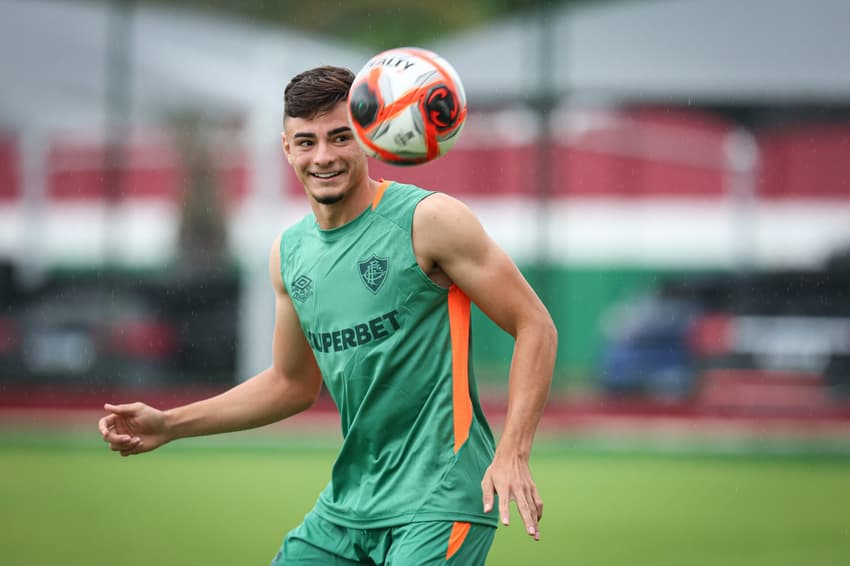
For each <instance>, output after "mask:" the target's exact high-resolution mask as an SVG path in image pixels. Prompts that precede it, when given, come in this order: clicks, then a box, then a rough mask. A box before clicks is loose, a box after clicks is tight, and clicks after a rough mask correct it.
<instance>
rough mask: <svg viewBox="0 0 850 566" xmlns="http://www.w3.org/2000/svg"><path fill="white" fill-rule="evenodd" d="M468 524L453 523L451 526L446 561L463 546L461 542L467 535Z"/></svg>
mask: <svg viewBox="0 0 850 566" xmlns="http://www.w3.org/2000/svg"><path fill="white" fill-rule="evenodd" d="M469 527H470V524H469V523H461V522H460V521H455V522H454V524H453V525H452V532H451V534H450V535H449V549H448V550H447V551H446V560H448V559H450V558H451V557H452V556H454V555H455V553H456V552H457V551H458V550H460V547H461V546H463V541H465V540H466V535H468V534H469Z"/></svg>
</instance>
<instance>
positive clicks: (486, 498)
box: [481, 455, 543, 540]
mask: <svg viewBox="0 0 850 566" xmlns="http://www.w3.org/2000/svg"><path fill="white" fill-rule="evenodd" d="M481 491H482V493H483V502H484V512H485V513H489V512H490V511H491V510H492V509H493V494H494V493H495V494H496V495H498V496H499V516H500V517H501V521H502V524H503V525H505V526H507V525H509V524H510V503H511V501H514V502H516V506H517V509H518V510H519V514H520V517H522V521H523V523H525V530H526V531H527V532H528V534H529V536H532V537H534V540H540V529H539V528H538V524H539V522H540V519H541V518H543V500H542V499H540V494H539V493H538V492H537V486H536V485H535V484H534V480H533V479H532V478H531V470H530V469H529V467H528V461H527V460H523V459H521V458H514V459H505V458H499V456H498V455H497V456H496V458H494V459H493V463H492V464H490V467H488V468H487V471H485V472H484V479H483V480H482V481H481Z"/></svg>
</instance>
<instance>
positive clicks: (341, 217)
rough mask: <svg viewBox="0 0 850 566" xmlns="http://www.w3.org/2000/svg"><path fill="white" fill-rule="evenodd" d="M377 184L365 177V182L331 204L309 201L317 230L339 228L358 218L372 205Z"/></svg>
mask: <svg viewBox="0 0 850 566" xmlns="http://www.w3.org/2000/svg"><path fill="white" fill-rule="evenodd" d="M378 184H379V183H378V182H377V181H374V180H372V179H370V178H368V177H367V178H366V180H365V182H363V183H361V184H360V185H358V186H357V187H355V188H354V189H352V190H351V191H348V192H347V193H346V194H345V196H344V197H343V198H342V199H341V200H339V201H337V202H335V203H332V204H322V203H320V202H318V201H315V200H312V199H311V200H310V207H311V208H312V209H313V214H314V215H315V216H316V223H317V224H318V225H319V228H321V229H322V230H331V229H333V228H339V227H340V226H342V225H344V224H348V223H349V222H351V221H352V220H354V219H355V218H357V217H358V216H360V214H361V213H362V212H363V211H364V210H365V209H366V207H368V206H371V205H372V199H373V198H374V196H375V191H376V190H377V188H378Z"/></svg>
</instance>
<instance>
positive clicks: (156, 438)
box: [98, 403, 170, 456]
mask: <svg viewBox="0 0 850 566" xmlns="http://www.w3.org/2000/svg"><path fill="white" fill-rule="evenodd" d="M103 408H104V409H105V410H106V411H108V412H109V413H110V414H109V415H106V416H105V417H103V418H102V419H100V421H98V429H99V430H100V434H101V436H103V441H104V442H106V443H108V444H109V447H110V448H111V449H112V450H113V451H115V452H120V453H121V455H122V456H130V455H132V454H141V453H142V452H148V451H150V450H153V449H154V448H157V447H158V446H161V445H163V444H165V443H166V442H168V441H169V440H170V438H169V437H168V435H167V427H166V424H165V413H163V412H162V411H160V410H158V409H154V408H153V407H149V406H148V405H145V404H144V403H131V404H129V405H110V404H109V403H107V404H106V405H104V406H103Z"/></svg>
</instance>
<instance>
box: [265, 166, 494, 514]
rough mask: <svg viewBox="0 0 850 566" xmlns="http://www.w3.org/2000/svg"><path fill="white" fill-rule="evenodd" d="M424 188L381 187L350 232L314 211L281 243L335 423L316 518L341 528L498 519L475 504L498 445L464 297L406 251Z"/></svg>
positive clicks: (287, 281)
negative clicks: (335, 450)
mask: <svg viewBox="0 0 850 566" xmlns="http://www.w3.org/2000/svg"><path fill="white" fill-rule="evenodd" d="M430 194H432V193H430V192H428V191H425V190H423V189H420V188H418V187H414V186H412V185H403V184H399V183H384V184H382V185H381V187H380V189H379V191H378V194H377V196H376V199H375V202H374V203H373V205H372V206H371V207H370V208H367V209H366V210H365V211H364V212H363V213H362V214H360V216H358V217H357V218H355V219H354V220H352V221H351V222H349V223H348V224H345V225H343V226H341V227H339V228H335V229H332V230H322V229H320V228H319V227H318V225H317V224H316V220H315V217H314V216H313V215H312V214H310V215H308V216H307V217H305V218H304V219H303V220H301V221H300V222H299V223H297V224H295V225H294V226H292V227H291V228H289V229H288V230H286V231H285V232H284V234H283V237H282V238H281V245H280V253H281V274H282V276H283V281H284V285H285V286H286V289H287V291H288V293H289V296H290V297H291V299H292V304H293V305H294V306H295V310H296V312H297V313H298V318H299V320H300V323H301V327H302V328H303V330H304V334H305V336H306V337H307V340H308V341H309V343H310V345H311V347H312V348H313V352H314V353H315V356H316V361H317V362H318V364H319V367H320V368H321V371H322V376H323V378H324V382H325V385H326V387H327V389H328V391H329V392H330V395H331V396H332V398H333V400H334V402H335V403H336V405H337V408H338V409H339V413H340V417H341V422H342V435H343V443H342V447H341V449H340V452H339V454H338V456H337V460H336V463H335V464H334V467H333V470H332V475H331V480H330V483H329V484H328V486H327V487H326V488H325V489H324V491H323V492H322V493H321V495H320V496H319V500H318V502H317V504H316V508H315V510H316V512H317V513H318V514H319V515H321V516H323V517H324V518H326V519H327V520H329V521H332V522H334V523H336V524H339V525H342V526H347V527H352V528H380V527H388V526H394V525H399V524H404V523H409V522H415V521H443V520H445V521H468V522H475V523H484V524H488V525H496V523H497V517H496V513H495V512H491V513H487V514H485V513H483V511H482V503H481V485H480V483H481V479H482V478H483V475H484V471H485V470H486V468H487V466H489V464H490V462H491V461H492V458H493V452H494V442H493V435H492V433H491V431H490V428H489V426H488V424H487V421H486V419H485V417H484V413H483V412H482V411H481V407H480V404H479V401H478V393H477V390H476V387H475V380H474V377H473V375H472V369H471V363H470V344H471V341H470V302H469V299H468V298H467V297H466V295H464V294H463V292H462V291H461V290H460V289H458V288H457V287H456V286H453V287H452V288H451V289H445V288H443V287H440V286H438V285H436V284H435V283H434V282H433V281H431V280H430V279H429V278H428V276H427V275H426V274H425V273H424V272H423V271H422V270H421V268H420V267H419V265H418V263H417V262H416V257H415V256H414V253H413V243H412V239H411V231H412V226H413V211H414V209H415V208H416V205H417V204H418V203H419V202H420V201H421V200H422V199H423V198H426V197H427V196H428V195H430Z"/></svg>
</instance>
